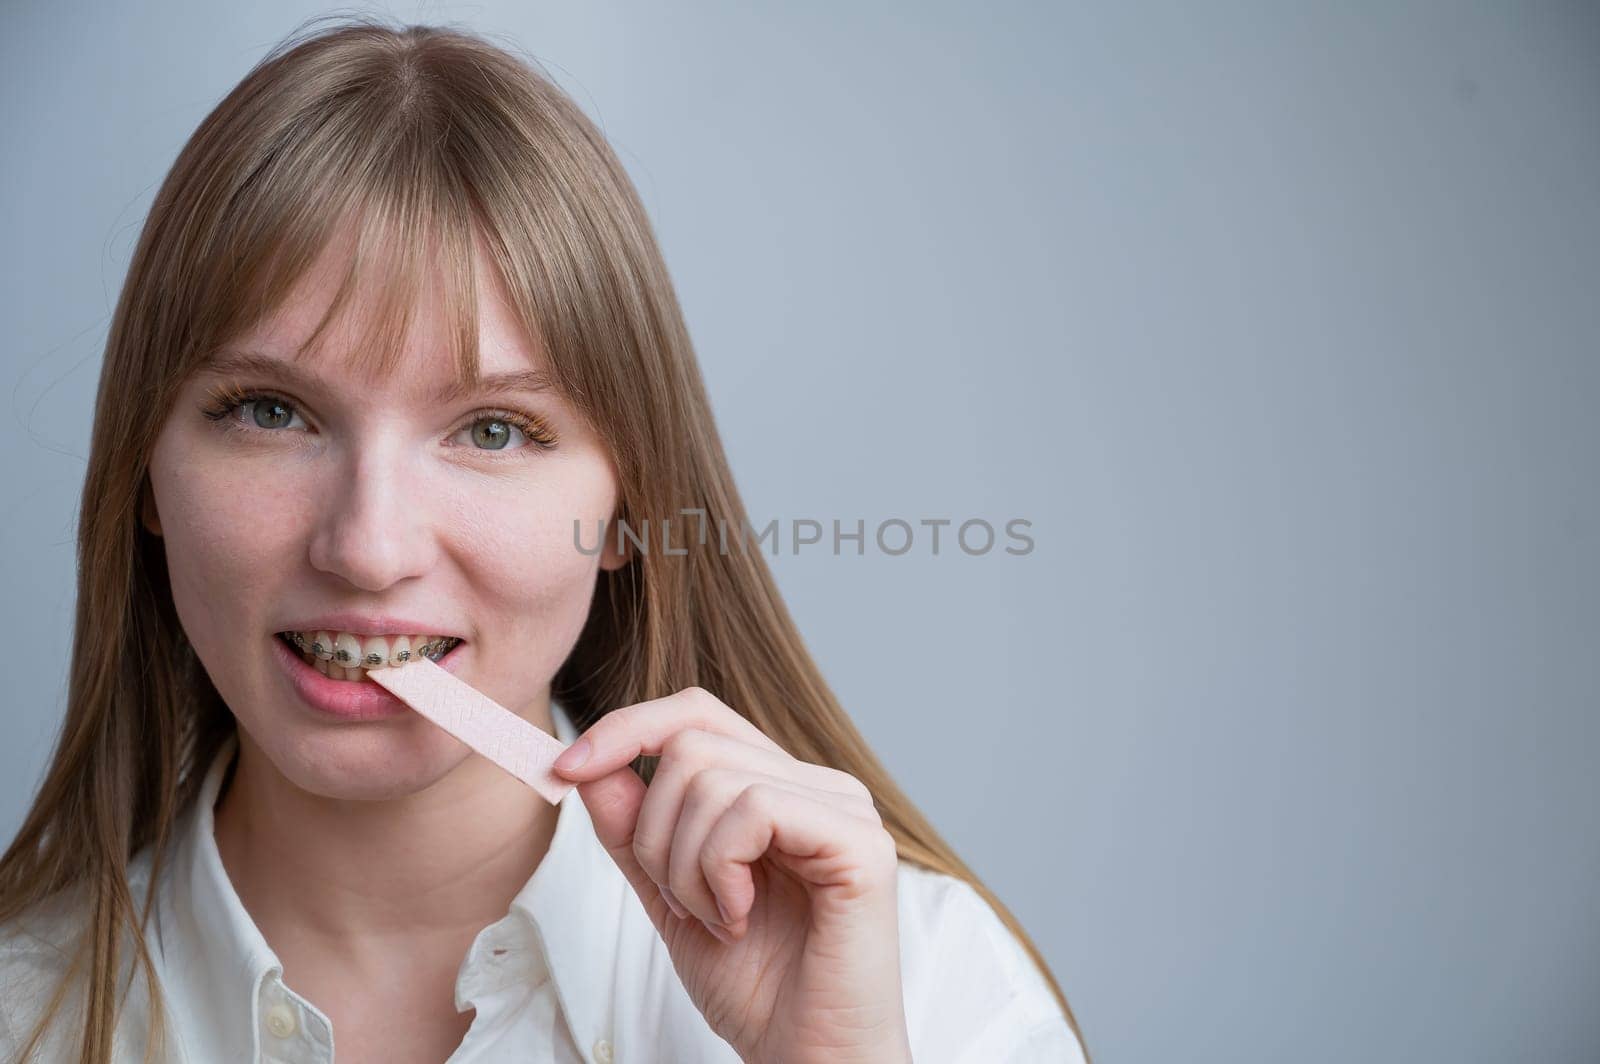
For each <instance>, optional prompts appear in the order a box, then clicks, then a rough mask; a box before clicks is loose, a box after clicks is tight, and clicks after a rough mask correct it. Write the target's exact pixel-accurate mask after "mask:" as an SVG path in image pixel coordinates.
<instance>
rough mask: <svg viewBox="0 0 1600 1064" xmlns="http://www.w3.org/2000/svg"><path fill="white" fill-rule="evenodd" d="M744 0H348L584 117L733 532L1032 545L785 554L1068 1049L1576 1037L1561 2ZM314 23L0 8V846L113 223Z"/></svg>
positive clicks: (1591, 999) (55, 631) (1579, 701)
mask: <svg viewBox="0 0 1600 1064" xmlns="http://www.w3.org/2000/svg"><path fill="white" fill-rule="evenodd" d="M767 6H768V5H756V4H745V3H724V4H692V5H691V4H684V3H673V4H659V3H656V4H636V5H623V4H615V3H584V4H581V5H580V4H560V5H558V4H549V3H480V4H472V5H432V6H425V7H421V8H410V7H401V6H396V7H393V8H389V9H387V10H388V11H389V12H390V13H393V14H396V15H398V16H400V17H402V18H405V19H407V20H409V21H457V22H461V23H463V24H465V25H467V26H470V27H472V28H476V29H480V30H485V31H490V32H495V33H504V34H508V35H509V36H510V37H511V38H512V39H513V40H514V41H515V42H516V43H518V44H519V45H521V46H522V47H523V48H525V49H527V50H528V51H530V52H532V53H533V54H535V55H536V56H538V57H540V58H541V59H543V60H544V61H545V62H546V63H547V65H548V66H549V68H550V70H551V71H552V72H553V73H554V74H555V75H556V76H557V80H559V81H560V82H561V83H562V84H563V85H564V86H565V87H567V88H568V89H569V90H570V91H572V92H573V93H574V95H575V96H576V97H577V99H578V100H579V102H580V103H581V104H582V105H583V106H584V107H585V109H586V110H588V111H589V113H590V114H591V115H594V116H597V117H598V118H599V119H600V121H601V123H602V125H603V128H604V129H605V132H606V133H607V135H608V136H609V137H610V138H611V140H612V141H613V143H614V144H615V145H616V146H617V148H618V150H619V152H620V154H621V156H622V157H623V159H624V161H625V163H626V165H627V166H628V168H629V170H630V172H631V173H632V175H633V177H634V179H635V181H636V182H637V183H638V185H639V186H640V189H641V191H642V194H643V196H644V199H645V201H646V204H647V206H648V208H649V210H650V212H651V215H652V217H653V218H654V219H655V221H656V224H657V225H658V227H659V234H660V236H661V239H662V240H663V242H664V246H665V249H666V253H667V257H668V260H669V265H670V267H671V269H672V271H673V274H674V276H675V278H676V280H677V283H678V285H679V292H680V295H681V297H682V300H683V303H684V306H685V309H686V312H687V314H688V317H689V321H690V326H691V328H692V331H693V335H694V338H695V340H696V343H697V345H698V351H699V355H700V358H701V361H702V364H703V367H704V370H705V374H706V377H707V379H708V381H709V386H710V389H711V392H712V396H713V401H714V403H715V407H716V412H717V415H718V418H719V422H720V425H721V428H722V431H723V432H724V434H725V438H726V441H727V443H728V446H729V448H730V450H731V453H732V456H733V461H734V465H735V468H736V473H737V475H738V477H739V479H740V483H741V485H742V487H743V490H744V492H745V495H746V498H747V501H748V503H749V505H750V508H751V512H752V514H753V515H755V516H756V517H757V518H758V519H759V518H764V517H777V518H780V519H782V520H785V521H788V520H792V519H794V518H812V519H816V520H820V521H822V522H824V524H825V525H826V524H827V523H828V522H831V521H832V520H833V519H835V518H838V519H840V520H842V521H844V522H845V523H846V525H847V526H849V525H853V523H854V521H855V520H856V519H863V520H865V521H866V522H867V524H868V528H869V529H870V528H872V527H873V526H875V525H876V523H877V522H879V521H882V520H885V519H887V518H891V517H899V518H902V519H906V520H910V521H913V522H916V521H920V520H921V519H924V518H930V519H931V518H940V517H945V518H952V519H954V520H955V521H956V522H960V521H962V520H965V519H967V518H971V517H983V518H986V519H989V520H991V521H993V522H995V523H997V524H1000V523H1003V522H1004V521H1005V520H1008V519H1010V518H1013V517H1021V518H1026V519H1029V520H1031V521H1032V522H1033V523H1034V527H1033V535H1034V537H1035V541H1036V547H1035V549H1034V551H1033V552H1032V553H1031V554H1029V555H1027V556H1025V557H1020V558H1018V557H1010V556H1007V555H1004V554H1002V553H999V552H998V551H997V552H995V553H991V554H989V555H986V556H982V557H968V556H966V555H964V554H962V553H961V552H960V551H958V550H952V549H950V547H949V545H948V531H947V533H946V541H945V543H944V544H942V546H941V552H940V554H939V556H937V557H934V556H932V555H931V553H930V552H929V550H928V544H927V542H926V540H925V539H924V540H922V541H920V542H919V545H918V547H917V548H916V549H914V550H913V551H912V552H911V553H910V554H907V555H905V556H903V557H899V558H893V557H887V556H885V555H883V554H882V553H879V552H878V551H876V550H875V549H872V548H870V541H869V550H868V553H867V556H865V557H860V558H858V557H854V556H849V555H847V556H844V557H834V556H832V555H831V553H830V549H829V548H828V547H827V546H824V547H822V548H815V547H814V548H809V551H810V552H809V553H807V552H802V553H801V554H800V555H799V556H792V555H791V556H785V557H782V558H779V559H777V560H776V562H775V565H776V568H777V572H778V575H779V578H780V579H781V581H782V585H783V588H784V591H785V593H786V594H787V596H788V598H789V600H790V602H791V603H792V605H793V608H794V610H795V611H796V613H797V615H798V617H799V619H800V622H801V624H802V626H803V629H804V632H805V634H806V638H807V640H808V642H809V644H810V646H811V647H812V649H813V650H814V651H815V653H816V654H817V656H818V658H819V659H820V661H821V662H822V665H823V667H824V669H825V670H826V673H827V675H828V678H829V679H830V681H831V682H832V683H833V684H834V685H835V687H836V688H837V690H838V691H839V693H840V694H841V696H842V697H843V699H844V700H845V702H846V704H847V705H848V706H849V707H850V708H851V709H852V711H853V713H854V714H855V716H856V717H857V719H858V720H859V721H860V723H861V725H862V726H863V728H864V729H865V731H866V732H867V733H868V736H869V738H870V739H871V740H872V741H873V742H874V744H875V746H876V748H877V749H878V750H879V751H881V753H882V755H883V757H884V758H885V759H886V761H887V762H888V764H889V765H890V767H891V768H892V770H893V771H894V772H895V774H896V775H897V777H898V778H899V779H900V780H901V781H902V783H903V784H904V786H905V787H906V788H907V789H908V790H909V792H910V793H911V795H912V796H913V798H914V799H915V800H916V801H918V802H919V803H920V804H921V805H922V807H923V808H924V809H925V810H926V811H927V812H928V813H929V815H930V816H931V817H932V819H933V820H934V822H935V823H936V824H937V825H938V826H939V827H940V828H941V829H942V830H944V831H945V832H946V833H947V835H948V836H949V838H950V839H951V841H952V842H953V843H954V844H955V845H956V847H957V848H958V849H959V850H960V851H961V852H962V853H963V854H965V855H966V856H967V857H968V858H969V859H970V861H971V862H972V863H973V865H974V866H975V867H976V868H977V869H978V870H979V872H980V874H982V875H984V876H986V877H987V879H988V881H989V882H990V883H991V884H992V885H993V886H994V887H995V888H996V890H997V891H998V892H999V893H1000V895H1001V896H1002V897H1003V898H1005V899H1007V900H1008V901H1009V902H1010V904H1011V905H1012V906H1013V907H1014V908H1015V910H1016V912H1017V913H1018V915H1019V916H1020V917H1021V919H1022V920H1023V922H1024V924H1025V925H1026V926H1027V927H1028V928H1029V929H1030V930H1031V932H1032V933H1033V934H1034V936H1035V937H1036V938H1037V940H1038V942H1039V943H1040V945H1041V946H1042V948H1043V949H1044V951H1045V953H1046V954H1047V956H1048V957H1049V958H1050V960H1051V963H1052V965H1053V967H1054V969H1055V971H1056V972H1057V974H1058V975H1059V977H1060V979H1061V980H1062V983H1063V985H1064V986H1065V987H1066V989H1067V992H1068V995H1069V997H1070V999H1071V1000H1072V1002H1073V1004H1074V1006H1075V1008H1076V1009H1077V1011H1078V1014H1079V1016H1080V1018H1081V1019H1082V1022H1083V1026H1084V1030H1085V1033H1086V1036H1087V1039H1088V1042H1089V1045H1090V1048H1091V1050H1093V1051H1094V1052H1095V1053H1096V1054H1097V1055H1098V1057H1099V1059H1100V1060H1101V1061H1103V1062H1112V1061H1150V1062H1156V1061H1187V1060H1196V1061H1222V1060H1227V1061H1262V1062H1266V1061H1291V1060H1292V1061H1330V1062H1331V1061H1341V1062H1342V1061H1348V1060H1384V1061H1441V1062H1442V1061H1451V1062H1460V1061H1484V1062H1488V1061H1495V1062H1500V1061H1507V1060H1538V1061H1580V1060H1582V1061H1593V1060H1595V1059H1596V1058H1597V1057H1600V1010H1596V1009H1595V1008H1594V1005H1595V1002H1596V1001H1597V1000H1600V888H1597V886H1596V882H1597V874H1600V782H1597V778H1596V774H1595V771H1594V769H1593V767H1592V765H1593V762H1594V760H1595V756H1596V754H1597V752H1600V711H1597V692H1600V666H1597V664H1596V661H1597V657H1600V655H1597V650H1600V623H1597V608H1596V601H1597V595H1596V592H1597V590H1600V588H1597V586H1596V585H1597V572H1600V567H1597V565H1596V559H1595V543H1596V532H1597V528H1600V505H1597V492H1596V487H1595V482H1596V471H1595V466H1596V462H1595V457H1596V455H1597V454H1600V440H1597V438H1596V436H1597V432H1596V428H1595V419H1596V412H1595V411H1596V403H1597V400H1600V358H1597V354H1596V352H1597V351H1600V311H1597V304H1600V298H1597V297H1600V206H1597V199H1600V13H1597V10H1596V8H1595V7H1594V6H1592V5H1584V4H1569V5H1556V4H1544V3H1539V4H1527V3H1519V4H1510V3H1508V4H1501V5H1468V4H1465V3H1448V4H1399V5H1395V4H1367V5H1349V4H1333V3H1329V4H1322V5H1312V4H1303V3H1302V4H1282V3H1260V4H1250V5H1237V4H1210V5H1204V7H1203V10H1202V6H1201V5H1188V4H1172V5H1156V4H1150V3H1141V4H1126V3H1105V4H1097V5H1093V6H1062V5H1022V4H1016V3H1011V4H998V5H996V4H992V3H991V4H985V5H981V6H980V5H976V4H973V5H962V6H957V5H950V4H942V3H941V4H930V3H917V4H910V3H902V4H884V3H872V4H863V5H833V4H811V3H790V4H787V5H783V7H782V9H781V10H766V8H767ZM325 10H327V9H325V8H318V7H316V6H314V5H306V4H288V3H279V4H271V5H248V6H246V5H244V4H217V3H214V2H207V3H177V2H164V3H159V4H154V5H150V4H143V5H112V4H106V5H103V6H90V5H83V4H74V5H61V4H45V3H36V4H29V5H18V4H11V5H9V6H8V7H7V8H6V9H5V14H4V16H3V21H4V32H0V42H3V43H0V49H3V54H0V108H3V116H4V120H3V130H4V133H3V136H4V138H5V160H4V171H3V181H4V201H5V204H6V208H5V214H4V221H3V225H4V230H3V235H0V246H3V247H4V248H5V257H4V264H5V266H4V268H5V271H6V277H5V281H6V283H5V284H4V285H3V286H0V307H3V309H4V315H5V320H6V321H7V322H9V323H10V324H9V327H8V333H9V336H8V338H7V341H6V345H5V349H4V356H3V359H0V386H3V388H0V398H3V399H4V400H5V404H4V406H0V447H3V451H4V454H5V455H6V461H5V463H4V465H3V466H0V491H3V493H4V497H5V498H6V499H7V504H6V505H5V507H4V508H3V512H0V595H3V596H4V602H5V608H4V610H3V611H0V640H3V642H4V644H5V645H7V646H10V647H12V648H13V652H12V655H11V668H12V670H13V675H12V677H11V679H10V680H9V681H8V684H9V690H8V691H7V692H6V695H5V696H4V706H5V713H4V714H3V716H0V834H4V836H5V837H6V838H9V837H10V835H11V833H12V832H14V830H15V827H16V825H17V823H19V822H20V819H21V816H22V812H23V809H24V804H25V803H26V802H27V800H28V798H29V795H30V793H31V790H32V788H33V787H34V786H35V783H36V781H37V778H38V774H39V772H40V769H41V766H42V764H43V761H44V758H45V756H46V754H47V753H48V749H49V745H50V742H51V740H52V737H53V735H54V731H55V729H56V727H57V724H58V720H59V713H60V711H61V708H62V699H63V682H64V677H65V668H66V660H67V653H68V648H69V645H70V632H69V626H70V621H71V617H72V612H71V608H72V600H73V583H72V580H73V564H74V563H73V552H72V542H73V538H72V537H73V528H74V519H75V508H76V504H77V497H78V490H79V485H80V484H81V481H82V475H83V470H84V456H85V453H86V440H87V433H88V427H89V422H90V413H91V405H92V398H93V389H94V386H95V383H96V379H97V373H98V365H99V358H100V354H101V350H102V345H103V342H104V338H105V330H106V324H107V318H108V315H109V313H110V310H111V308H112V306H113V304H114V301H115V298H116V294H117V291H118V289H119V286H120V285H121V283H122V278H123V276H124V272H125V269H126V264H127V260H128V256H129V254H130V252H131V249H132V246H133V243H134V240H135V238H136V236H137V233H138V230H139V226H140V224H141V222H142V220H143V217H144V212H145V211H146V209H147V208H148V205H149V202H150V199H151V197H152V195H153V193H154V189H155V186H156V185H157V183H158V182H159V181H160V179H161V177H162V176H163V174H164V173H165V172H166V169H167V168H168V166H169V165H170V164H171V162H172V160H173V158H174V157H175V155H176V153H177V150H178V148H179V146H180V144H181V143H182V141H183V139H184V138H185V137H186V136H188V134H189V133H190V132H191V130H192V129H193V128H194V126H195V125H196V123H197V122H198V121H199V120H200V118H201V117H202V115H203V114H204V113H205V112H206V111H207V110H209V109H210V108H211V107H212V106H213V105H214V104H215V103H216V102H217V100H218V99H220V97H221V96H222V95H223V94H224V93H225V92H226V91H227V90H228V89H229V88H230V87H231V86H232V85H233V84H234V83H235V82H236V81H237V80H238V79H239V78H240V77H241V76H242V75H243V74H244V73H245V71H246V70H247V68H248V67H249V66H250V64H251V63H252V62H254V61H255V60H256V59H257V58H258V57H259V56H260V55H261V54H262V53H263V52H264V51H265V50H266V49H267V48H268V47H269V46H270V45H271V44H273V43H274V42H275V41H277V40H278V39H279V37H281V36H282V35H283V34H285V33H286V32H288V31H290V30H291V29H292V28H294V26H295V25H296V24H297V23H299V22H300V20H301V19H303V18H305V17H306V16H308V15H311V14H315V13H318V12H319V11H325ZM972 773H975V774H976V776H977V778H978V779H979V781H981V786H980V787H979V788H978V789H977V790H976V791H975V792H973V791H969V790H967V789H966V788H965V787H956V786H953V785H952V784H951V783H950V782H949V781H950V778H951V777H952V776H953V775H958V774H959V775H960V776H961V777H962V778H966V777H967V776H968V774H972Z"/></svg>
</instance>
